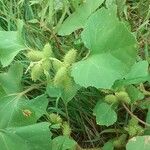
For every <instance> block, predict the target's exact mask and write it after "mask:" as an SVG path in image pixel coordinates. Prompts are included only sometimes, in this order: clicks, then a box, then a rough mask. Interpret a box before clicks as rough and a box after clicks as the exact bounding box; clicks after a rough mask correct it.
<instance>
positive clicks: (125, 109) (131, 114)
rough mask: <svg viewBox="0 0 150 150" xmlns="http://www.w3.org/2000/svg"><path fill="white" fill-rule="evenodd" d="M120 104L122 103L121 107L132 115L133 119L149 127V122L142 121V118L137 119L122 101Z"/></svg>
mask: <svg viewBox="0 0 150 150" xmlns="http://www.w3.org/2000/svg"><path fill="white" fill-rule="evenodd" d="M122 105H123V107H124V108H125V110H126V111H127V112H128V113H129V114H130V115H131V116H132V117H134V118H135V119H137V120H138V121H139V122H140V123H142V124H143V125H145V126H147V127H150V124H148V123H146V122H144V121H143V120H141V119H139V118H138V117H137V116H136V115H134V114H133V113H132V112H131V111H130V110H129V108H128V107H127V106H126V105H125V104H124V103H122Z"/></svg>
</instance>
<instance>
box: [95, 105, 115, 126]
mask: <svg viewBox="0 0 150 150" xmlns="http://www.w3.org/2000/svg"><path fill="white" fill-rule="evenodd" d="M94 115H95V116H96V122H97V124H99V125H105V126H110V125H112V124H114V123H115V122H116V121H117V114H116V112H115V111H114V110H113V108H112V107H111V106H110V105H108V104H107V103H97V105H96V106H95V108H94Z"/></svg>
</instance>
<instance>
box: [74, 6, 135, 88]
mask: <svg viewBox="0 0 150 150" xmlns="http://www.w3.org/2000/svg"><path fill="white" fill-rule="evenodd" d="M110 26H111V28H110ZM82 40H83V42H84V44H85V45H86V47H87V48H89V49H90V50H91V53H90V56H89V57H88V58H87V59H85V60H82V61H80V62H77V63H75V64H74V65H73V68H72V76H73V77H74V80H75V82H76V83H77V84H79V85H81V86H84V87H88V86H94V87H96V88H106V89H110V88H111V87H112V85H113V83H114V81H115V80H118V79H121V78H123V77H124V76H125V75H126V74H127V73H128V72H129V70H130V68H131V66H132V65H133V64H134V62H135V58H136V53H137V52H136V44H137V43H136V40H135V37H134V36H133V35H132V34H131V33H130V32H129V31H128V29H127V28H126V26H125V25H124V23H122V22H120V21H119V20H118V19H117V17H116V9H115V8H113V9H105V8H103V9H100V10H98V11H97V12H96V13H94V14H93V15H91V17H90V18H89V20H88V22H87V24H86V25H85V29H84V31H83V33H82ZM127 60H128V61H127Z"/></svg>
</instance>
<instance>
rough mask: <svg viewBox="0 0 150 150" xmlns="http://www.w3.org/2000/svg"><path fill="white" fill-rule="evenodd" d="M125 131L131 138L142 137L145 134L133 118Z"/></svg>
mask: <svg viewBox="0 0 150 150" xmlns="http://www.w3.org/2000/svg"><path fill="white" fill-rule="evenodd" d="M125 130H126V131H127V132H128V134H129V136H130V137H134V136H136V135H142V134H143V133H144V129H143V128H142V127H141V126H140V125H139V124H138V120H137V119H136V118H132V119H131V120H130V121H129V123H128V125H127V127H125Z"/></svg>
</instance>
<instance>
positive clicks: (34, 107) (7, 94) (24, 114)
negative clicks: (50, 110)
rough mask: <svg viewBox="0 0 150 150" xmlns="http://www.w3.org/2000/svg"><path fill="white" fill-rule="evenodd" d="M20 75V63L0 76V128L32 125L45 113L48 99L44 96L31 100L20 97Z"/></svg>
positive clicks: (21, 71) (21, 69)
mask: <svg viewBox="0 0 150 150" xmlns="http://www.w3.org/2000/svg"><path fill="white" fill-rule="evenodd" d="M22 74H23V67H22V65H21V64H20V63H16V64H14V65H12V66H11V67H10V68H9V70H8V72H7V73H1V74H0V85H1V93H2V94H1V97H0V128H6V127H10V126H11V127H12V126H13V127H14V126H22V125H29V124H33V123H35V122H36V121H37V119H39V118H40V117H41V116H42V115H43V114H45V112H46V108H47V105H48V99H47V98H46V96H45V95H41V96H38V97H36V98H35V99H32V100H28V99H27V98H25V97H24V96H23V95H22V93H23V92H22V86H21V79H22Z"/></svg>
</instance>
